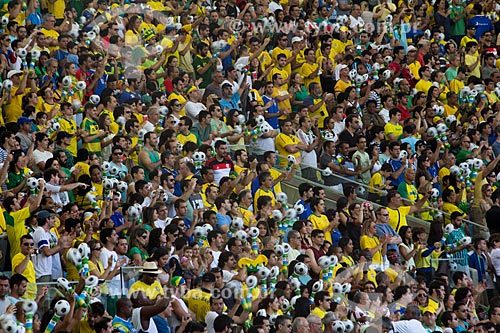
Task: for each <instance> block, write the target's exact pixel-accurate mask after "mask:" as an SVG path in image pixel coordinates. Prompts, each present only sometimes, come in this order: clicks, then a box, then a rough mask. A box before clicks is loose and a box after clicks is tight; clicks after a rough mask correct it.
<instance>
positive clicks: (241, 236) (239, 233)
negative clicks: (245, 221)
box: [195, 230, 248, 242]
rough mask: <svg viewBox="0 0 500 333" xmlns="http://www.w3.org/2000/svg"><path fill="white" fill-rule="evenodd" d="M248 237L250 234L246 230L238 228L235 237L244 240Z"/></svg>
mask: <svg viewBox="0 0 500 333" xmlns="http://www.w3.org/2000/svg"><path fill="white" fill-rule="evenodd" d="M195 237H196V236H195ZM247 237H248V235H247V233H246V232H245V231H244V230H238V231H236V232H235V233H234V238H236V239H239V240H240V241H242V242H246V241H247Z"/></svg>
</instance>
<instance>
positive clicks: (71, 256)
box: [66, 248, 82, 266]
mask: <svg viewBox="0 0 500 333" xmlns="http://www.w3.org/2000/svg"><path fill="white" fill-rule="evenodd" d="M66 259H68V261H69V262H70V263H71V264H72V265H74V266H79V265H81V264H82V255H81V254H80V252H79V251H78V249H75V248H71V249H69V250H68V252H67V253H66Z"/></svg>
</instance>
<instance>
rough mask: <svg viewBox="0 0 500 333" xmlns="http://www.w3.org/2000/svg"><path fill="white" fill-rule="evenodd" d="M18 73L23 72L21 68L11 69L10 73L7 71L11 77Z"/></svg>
mask: <svg viewBox="0 0 500 333" xmlns="http://www.w3.org/2000/svg"><path fill="white" fill-rule="evenodd" d="M17 74H23V72H22V71H20V70H19V69H13V70H10V71H9V72H8V73H7V78H8V79H10V78H11V77H13V76H14V75H17Z"/></svg>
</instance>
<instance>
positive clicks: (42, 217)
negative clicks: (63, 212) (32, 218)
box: [36, 210, 56, 223]
mask: <svg viewBox="0 0 500 333" xmlns="http://www.w3.org/2000/svg"><path fill="white" fill-rule="evenodd" d="M51 216H56V214H55V213H51V212H49V211H48V210H42V211H40V212H39V213H38V214H37V215H36V220H37V221H38V223H43V222H44V221H45V220H46V219H48V218H49V217H51Z"/></svg>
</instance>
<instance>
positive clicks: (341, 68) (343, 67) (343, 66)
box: [338, 64, 349, 72]
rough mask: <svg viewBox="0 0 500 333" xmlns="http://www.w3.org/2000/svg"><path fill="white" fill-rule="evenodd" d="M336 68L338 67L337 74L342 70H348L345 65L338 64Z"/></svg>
mask: <svg viewBox="0 0 500 333" xmlns="http://www.w3.org/2000/svg"><path fill="white" fill-rule="evenodd" d="M338 67H339V72H340V71H341V70H343V69H346V68H349V66H347V65H346V64H340V65H338Z"/></svg>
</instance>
